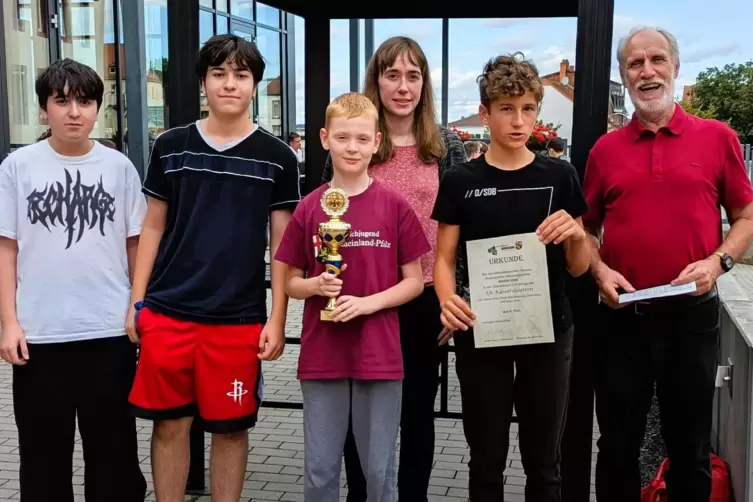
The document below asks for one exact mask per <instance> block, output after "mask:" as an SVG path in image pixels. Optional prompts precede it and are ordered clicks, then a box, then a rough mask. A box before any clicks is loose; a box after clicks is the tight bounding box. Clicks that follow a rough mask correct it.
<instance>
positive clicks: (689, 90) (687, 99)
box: [680, 84, 695, 105]
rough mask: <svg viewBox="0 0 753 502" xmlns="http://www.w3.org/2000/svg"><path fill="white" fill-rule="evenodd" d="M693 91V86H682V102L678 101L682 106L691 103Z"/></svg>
mask: <svg viewBox="0 0 753 502" xmlns="http://www.w3.org/2000/svg"><path fill="white" fill-rule="evenodd" d="M693 91H695V84H693V85H686V86H684V87H683V88H682V100H680V102H681V103H682V104H684V105H689V104H690V103H691V102H692V101H693Z"/></svg>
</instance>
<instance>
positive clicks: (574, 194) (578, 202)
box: [559, 164, 588, 218]
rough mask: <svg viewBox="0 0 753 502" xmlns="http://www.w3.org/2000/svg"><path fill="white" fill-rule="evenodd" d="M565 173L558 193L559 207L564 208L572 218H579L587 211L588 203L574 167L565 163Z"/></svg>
mask: <svg viewBox="0 0 753 502" xmlns="http://www.w3.org/2000/svg"><path fill="white" fill-rule="evenodd" d="M564 168H565V169H567V171H568V172H567V175H566V176H564V177H563V178H564V179H563V182H562V186H561V188H560V194H559V206H560V209H564V210H565V211H567V213H568V214H569V215H570V216H572V217H573V218H579V217H581V216H583V215H584V214H586V213H587V212H588V203H587V202H586V197H585V196H584V195H583V190H582V188H581V186H580V180H579V179H578V173H577V172H576V171H575V168H574V167H573V166H572V165H570V164H567V165H566V166H564Z"/></svg>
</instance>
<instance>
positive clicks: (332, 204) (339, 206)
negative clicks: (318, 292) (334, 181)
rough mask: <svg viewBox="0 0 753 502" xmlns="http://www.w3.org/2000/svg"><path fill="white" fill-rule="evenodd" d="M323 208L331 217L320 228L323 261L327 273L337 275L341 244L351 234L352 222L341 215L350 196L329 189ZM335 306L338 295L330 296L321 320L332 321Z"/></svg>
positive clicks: (340, 259) (339, 190)
mask: <svg viewBox="0 0 753 502" xmlns="http://www.w3.org/2000/svg"><path fill="white" fill-rule="evenodd" d="M322 210H324V212H325V213H326V214H327V215H328V216H329V217H330V218H329V220H328V221H325V222H322V223H320V224H319V229H318V233H319V237H320V238H321V240H322V248H323V249H325V250H326V251H325V253H323V259H322V263H323V264H324V267H325V271H326V272H327V273H329V274H332V275H334V276H335V277H337V276H339V275H340V272H341V271H342V266H343V257H342V255H340V246H342V245H343V243H344V242H345V241H346V239H347V238H348V236H350V223H346V222H344V221H342V220H341V219H340V216H342V215H343V214H345V211H347V210H348V196H347V195H346V194H345V192H344V191H343V190H341V189H339V188H329V189H327V190H326V191H325V192H324V194H322ZM335 307H337V297H333V298H330V299H329V301H327V305H326V306H325V307H324V310H322V311H321V313H320V320H322V321H331V320H332V312H333V311H334V310H335Z"/></svg>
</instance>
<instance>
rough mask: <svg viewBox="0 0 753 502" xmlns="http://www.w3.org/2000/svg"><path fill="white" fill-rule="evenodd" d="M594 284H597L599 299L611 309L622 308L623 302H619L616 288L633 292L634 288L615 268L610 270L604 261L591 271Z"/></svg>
mask: <svg viewBox="0 0 753 502" xmlns="http://www.w3.org/2000/svg"><path fill="white" fill-rule="evenodd" d="M593 276H594V279H596V284H598V286H599V294H600V295H601V301H603V302H604V303H606V304H607V305H609V306H610V307H612V308H613V309H617V308H622V307H624V306H625V305H627V303H625V304H620V303H619V302H620V295H619V293H617V289H618V288H622V289H624V290H625V291H626V292H628V293H633V292H635V288H634V287H633V286H632V285H631V284H630V283H629V282H628V281H627V279H625V277H623V275H622V274H621V273H619V272H617V271H616V270H612V269H611V268H609V267H608V266H607V265H606V264H605V263H603V262H601V263H600V264H599V265H598V266H597V267H596V269H594V271H593Z"/></svg>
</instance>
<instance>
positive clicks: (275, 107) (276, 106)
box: [272, 100, 281, 119]
mask: <svg viewBox="0 0 753 502" xmlns="http://www.w3.org/2000/svg"><path fill="white" fill-rule="evenodd" d="M280 117H281V115H280V101H279V100H275V101H273V102H272V118H273V119H279V118H280Z"/></svg>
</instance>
